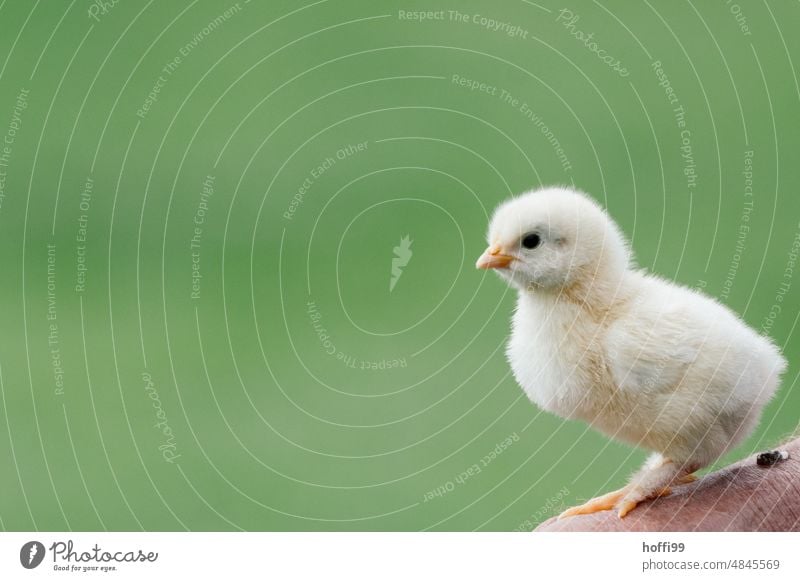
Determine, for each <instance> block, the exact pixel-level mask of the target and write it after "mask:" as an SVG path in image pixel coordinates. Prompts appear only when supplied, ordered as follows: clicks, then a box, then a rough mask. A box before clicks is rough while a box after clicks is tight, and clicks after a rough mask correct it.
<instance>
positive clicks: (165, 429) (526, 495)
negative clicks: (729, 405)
mask: <svg viewBox="0 0 800 581" xmlns="http://www.w3.org/2000/svg"><path fill="white" fill-rule="evenodd" d="M416 11H432V12H433V14H431V15H428V16H429V18H426V19H424V20H419V19H416V20H415V19H414V18H415V15H414V14H413V13H414V12H416ZM576 16H577V19H576V18H575V17H576ZM798 17H800V5H798V4H797V3H796V2H765V1H764V2H755V1H754V2H750V1H740V2H739V3H738V4H736V3H732V2H725V1H721V0H720V1H715V2H703V3H699V2H698V3H695V4H691V3H689V2H686V1H681V2H667V1H663V0H662V1H658V2H656V1H652V0H651V1H649V2H647V1H645V2H641V3H640V2H636V3H632V2H624V1H623V0H615V1H608V2H606V1H604V2H585V1H583V2H577V1H574V2H571V3H569V4H568V5H566V6H564V5H562V4H554V3H552V2H550V1H549V0H543V1H542V2H540V3H533V2H528V1H525V0H505V1H502V2H488V1H483V2H477V1H467V2H464V1H459V2H455V1H450V2H442V3H436V2H420V1H412V0H409V1H402V2H397V1H391V2H380V3H379V2H363V1H362V2H357V1H353V0H350V1H344V0H327V1H326V0H321V1H317V2H309V3H307V4H301V3H297V2H288V1H286V0H281V1H270V2H258V1H256V0H253V1H251V2H245V1H244V0H242V1H240V2H239V3H225V2H211V1H195V2H191V3H177V2H161V3H158V2H154V1H151V2H148V3H144V2H132V1H131V2H128V1H125V2H118V3H116V4H112V3H111V2H107V3H105V4H103V3H102V2H100V3H92V2H89V1H88V0H80V1H75V0H74V1H72V2H71V3H66V2H63V3H62V2H53V1H50V2H47V1H45V2H41V1H37V2H35V3H34V2H28V1H24V0H6V1H4V2H2V3H0V67H1V68H0V139H5V141H4V142H3V143H0V155H2V157H0V172H2V173H0V260H1V261H2V265H3V277H2V283H0V289H1V291H0V292H2V300H3V304H4V305H5V308H4V309H3V314H2V323H1V325H2V333H0V378H1V379H2V382H1V383H0V395H2V398H1V399H0V405H1V406H2V414H0V467H2V469H0V526H1V527H2V528H3V529H6V530H28V529H41V530H64V529H75V530H95V529H98V530H103V529H108V530H140V529H146V530H184V529H192V530H237V529H248V530H355V529H359V530H363V529H367V530H418V529H434V530H442V529H449V530H453V529H455V530H473V529H484V530H529V529H531V528H533V527H534V526H535V525H536V524H537V523H538V522H541V521H542V520H544V519H546V518H548V517H549V516H551V515H552V514H554V513H556V512H557V511H558V510H559V509H561V508H563V507H564V506H566V505H570V504H575V503H578V502H580V501H582V500H584V499H586V498H588V497H591V496H593V495H596V494H598V493H600V492H603V491H607V490H609V489H611V488H612V487H617V486H619V485H620V484H622V483H623V482H624V481H625V479H626V478H627V476H628V475H629V473H630V472H632V471H633V470H634V469H635V468H636V467H637V466H638V464H640V463H641V462H642V460H643V458H644V453H643V452H641V451H638V450H632V449H630V448H628V447H625V446H623V445H620V444H617V443H614V442H610V441H608V440H607V439H606V438H604V437H602V436H600V435H598V434H596V433H594V432H592V431H587V429H586V427H585V426H584V425H583V424H579V423H576V422H564V421H562V420H560V419H559V418H556V417H554V416H551V415H548V414H545V413H542V412H540V411H539V410H537V409H536V408H535V407H534V406H533V405H531V404H530V403H529V402H528V401H527V400H526V399H525V398H524V396H523V395H522V392H521V390H520V389H519V388H518V386H517V385H516V384H515V382H514V380H513V378H512V377H511V376H510V375H509V370H508V366H507V364H506V362H505V360H504V356H503V345H504V342H505V339H506V336H507V333H508V319H509V315H510V312H511V310H512V308H513V304H514V296H513V293H512V292H511V291H509V290H508V289H507V288H506V286H505V285H504V284H502V283H501V282H500V281H499V280H498V279H496V277H494V276H493V275H492V274H486V273H484V272H477V271H476V270H475V269H474V268H473V264H474V260H475V259H476V257H477V255H478V254H479V253H480V252H481V251H482V249H483V246H484V232H485V229H486V223H487V219H488V215H490V213H491V210H492V208H493V207H494V206H495V205H496V204H497V203H498V202H499V201H500V200H502V199H503V198H505V197H507V196H509V195H511V194H514V193H518V192H521V191H523V190H525V189H528V188H532V187H536V186H539V185H542V184H574V185H575V186H576V187H579V188H581V189H584V190H586V191H588V192H591V193H592V195H594V196H595V197H596V198H598V199H599V200H601V201H602V202H603V203H604V204H605V205H606V206H607V207H608V208H609V210H610V212H611V213H612V215H613V216H614V217H615V218H617V220H618V221H619V223H620V224H621V226H622V227H623V228H624V230H625V231H626V233H627V234H628V235H629V236H631V237H632V240H633V246H634V248H635V251H636V254H637V258H638V261H639V263H640V264H641V265H642V266H644V267H647V268H649V269H651V270H653V271H655V272H657V273H660V274H662V275H663V276H665V277H668V278H671V279H675V280H677V281H680V282H682V283H684V284H686V285H689V286H694V287H702V288H705V290H706V291H707V292H708V293H709V294H711V295H713V296H716V297H717V298H719V299H720V300H722V301H723V302H725V303H726V304H728V305H730V306H731V307H732V308H733V309H735V310H736V311H738V312H739V313H742V314H743V316H744V317H745V318H746V319H747V321H748V322H749V323H750V324H752V325H753V326H754V327H756V328H759V329H761V330H762V331H763V332H766V333H768V334H769V335H771V336H772V337H773V338H774V339H775V340H776V342H777V343H778V344H779V345H781V346H782V347H783V349H784V351H785V353H786V355H787V357H788V358H789V359H790V360H791V366H790V371H789V373H788V374H787V376H786V378H785V380H784V384H783V387H782V389H781V390H780V392H779V393H778V395H777V396H776V398H775V399H774V400H773V402H772V403H771V404H770V406H769V407H768V408H767V410H766V412H765V414H764V418H763V420H762V422H761V425H760V427H759V429H758V431H757V433H756V434H754V435H753V437H752V438H750V439H749V440H748V441H747V442H746V443H745V444H744V445H742V446H741V447H739V448H738V449H737V450H735V451H733V452H732V453H731V454H730V455H729V456H728V457H726V458H724V459H722V460H721V461H722V462H729V461H731V460H733V459H736V458H738V457H741V456H743V455H745V454H748V453H750V452H752V451H754V450H757V449H760V448H765V447H767V446H770V445H772V444H774V443H775V442H776V441H777V440H778V439H780V438H781V437H784V436H786V435H787V434H788V433H790V432H791V431H792V430H793V429H794V428H795V427H796V425H797V421H798V410H800V394H798V391H797V389H796V385H795V382H796V377H797V373H798V369H799V365H800V359H798V356H797V352H798V345H799V340H798V333H797V331H796V325H797V321H798V314H799V313H800V308H798V307H800V300H798V293H797V290H798V288H800V279H797V275H796V273H795V272H793V271H792V268H794V269H795V270H796V267H794V265H793V260H794V259H796V258H797V256H796V254H797V250H798V244H800V239H798V235H800V224H799V223H798V222H799V221H800V197H799V196H798V186H799V185H800V164H798V163H797V152H798V151H800V131H798V128H799V127H800V114H799V111H800V88H798V78H797V71H796V66H797V64H798V63H797V61H798V57H799V56H800V39H798V37H797V35H795V34H793V30H794V29H793V28H792V26H791V23H793V22H797V19H798ZM495 23H496V24H495ZM589 35H592V36H591V37H589ZM587 37H589V38H588V39H587ZM596 51H603V52H599V53H598V52H596ZM601 57H606V60H607V61H613V62H611V64H610V65H609V64H607V63H606V62H604V60H603V59H602V58H601ZM616 61H619V64H616ZM659 63H660V64H659ZM615 65H616V66H615ZM681 108H682V112H681ZM681 122H682V123H684V124H685V125H684V126H681V125H680V123H681ZM9 140H10V142H9ZM359 144H360V145H359ZM3 148H5V149H3ZM682 148H683V149H682ZM745 172H750V173H745ZM750 187H751V188H752V189H751V190H750V189H748V188H750ZM405 236H407V237H408V238H409V240H410V241H411V243H410V247H409V248H407V249H406V247H404V246H403V245H402V244H401V240H402V239H403V237H405ZM396 247H397V248H398V250H397V251H396V252H397V254H396V253H395V248H396ZM398 255H401V256H400V257H399V258H398ZM395 258H397V259H398V261H399V262H405V263H407V264H405V266H403V267H400V270H401V272H402V275H401V276H400V277H399V278H396V280H395V283H394V287H393V288H391V290H390V284H391V283H390V281H391V279H392V268H393V259H395ZM787 269H788V270H787ZM793 277H794V278H793Z"/></svg>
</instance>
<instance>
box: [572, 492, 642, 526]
mask: <svg viewBox="0 0 800 581" xmlns="http://www.w3.org/2000/svg"><path fill="white" fill-rule="evenodd" d="M627 492H628V491H627V489H625V488H620V489H619V490H615V491H614V492H609V493H608V494H604V495H603V496H598V497H597V498H593V499H592V500H590V501H589V502H587V503H585V504H582V505H580V506H573V507H572V508H568V509H567V510H565V511H564V512H562V513H561V514H560V515H558V518H559V520H560V519H562V518H566V517H568V516H576V515H579V514H592V513H595V512H600V511H602V510H611V509H612V508H614V507H615V506H617V503H618V502H619V501H620V500H621V499H622V497H624V496H625V494H626V493H627Z"/></svg>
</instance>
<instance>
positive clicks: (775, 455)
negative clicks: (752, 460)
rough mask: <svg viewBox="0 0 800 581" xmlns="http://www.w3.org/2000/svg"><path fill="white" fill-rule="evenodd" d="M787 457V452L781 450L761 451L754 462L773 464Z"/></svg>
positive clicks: (766, 464) (762, 464)
mask: <svg viewBox="0 0 800 581" xmlns="http://www.w3.org/2000/svg"><path fill="white" fill-rule="evenodd" d="M787 458H789V453H788V452H785V451H781V450H772V451H770V452H761V454H759V455H758V457H757V458H756V464H758V465H759V466H774V465H775V464H777V463H778V462H780V461H781V460H786V459H787Z"/></svg>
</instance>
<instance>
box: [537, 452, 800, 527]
mask: <svg viewBox="0 0 800 581" xmlns="http://www.w3.org/2000/svg"><path fill="white" fill-rule="evenodd" d="M778 449H780V450H786V451H788V452H789V458H788V459H787V460H783V461H780V462H778V463H777V464H775V465H773V466H758V465H757V464H756V456H757V455H752V456H748V457H747V458H745V459H744V460H741V461H739V462H737V463H735V464H732V465H730V466H726V467H725V468H722V469H721V470H718V471H717V472H712V473H710V474H707V475H706V476H703V477H702V478H700V479H698V480H697V481H696V482H693V483H691V484H685V485H678V486H674V487H672V493H671V494H670V495H668V496H664V497H661V498H656V499H654V500H651V501H645V502H643V503H641V504H640V505H639V506H638V507H637V508H636V509H635V510H633V511H631V512H630V513H629V514H628V516H626V517H625V518H624V519H620V518H619V517H618V516H617V513H616V512H615V511H610V510H607V511H603V512H598V513H594V514H588V515H580V516H573V517H567V518H563V519H561V520H557V519H556V518H555V517H554V518H551V519H549V520H547V521H545V522H543V523H542V524H541V525H539V527H538V528H537V529H536V531H542V532H557V531H573V532H578V531H582V532H600V531H630V532H644V531H649V532H661V531H674V532H678V531H680V532H686V531H698V532H700V531H705V532H709V531H752V532H755V531H794V532H800V438H797V439H795V440H792V441H790V442H788V443H786V444H783V445H782V446H779V447H778Z"/></svg>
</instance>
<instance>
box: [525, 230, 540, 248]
mask: <svg viewBox="0 0 800 581" xmlns="http://www.w3.org/2000/svg"><path fill="white" fill-rule="evenodd" d="M541 243H542V239H541V238H540V237H539V235H538V234H536V233H531V234H526V235H525V236H524V237H523V238H522V246H523V247H524V248H527V249H529V250H532V249H534V248H536V247H537V246H539V244H541Z"/></svg>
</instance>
